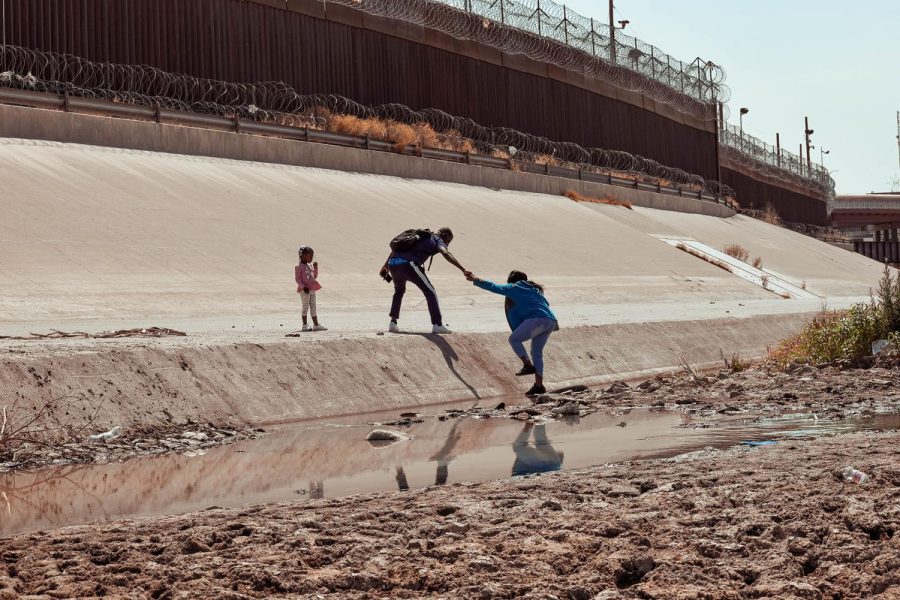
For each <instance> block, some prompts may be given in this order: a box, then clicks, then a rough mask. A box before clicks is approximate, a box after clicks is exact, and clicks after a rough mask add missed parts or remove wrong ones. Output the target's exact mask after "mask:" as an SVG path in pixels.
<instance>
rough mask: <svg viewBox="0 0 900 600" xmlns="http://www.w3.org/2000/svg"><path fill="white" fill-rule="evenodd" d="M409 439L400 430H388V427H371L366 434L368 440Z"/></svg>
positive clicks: (394, 440) (393, 440) (391, 440)
mask: <svg viewBox="0 0 900 600" xmlns="http://www.w3.org/2000/svg"><path fill="white" fill-rule="evenodd" d="M408 439H410V436H408V435H407V434H405V433H403V432H400V431H390V430H389V429H373V430H372V431H371V432H369V435H367V436H366V441H369V442H400V441H404V440H408Z"/></svg>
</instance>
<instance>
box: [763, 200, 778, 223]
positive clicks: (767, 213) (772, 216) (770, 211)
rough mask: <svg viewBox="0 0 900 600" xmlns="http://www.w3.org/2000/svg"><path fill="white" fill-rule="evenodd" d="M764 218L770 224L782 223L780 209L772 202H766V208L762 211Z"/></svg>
mask: <svg viewBox="0 0 900 600" xmlns="http://www.w3.org/2000/svg"><path fill="white" fill-rule="evenodd" d="M762 220H763V221H765V222H766V223H768V224H769V225H781V217H780V216H778V211H777V210H775V207H774V206H772V204H771V203H767V204H766V209H765V210H764V211H763V213H762Z"/></svg>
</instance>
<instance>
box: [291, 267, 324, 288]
mask: <svg viewBox="0 0 900 600" xmlns="http://www.w3.org/2000/svg"><path fill="white" fill-rule="evenodd" d="M318 276H319V267H313V266H312V265H311V264H309V263H300V264H299V265H297V266H296V267H294V280H295V281H296V282H297V293H298V294H299V293H302V292H303V288H309V291H311V292H315V291H318V290H321V289H322V284H321V283H319V282H318V281H316V278H317V277H318Z"/></svg>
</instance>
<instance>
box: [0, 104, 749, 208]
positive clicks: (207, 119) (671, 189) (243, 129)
mask: <svg viewBox="0 0 900 600" xmlns="http://www.w3.org/2000/svg"><path fill="white" fill-rule="evenodd" d="M0 103H3V104H11V105H16V106H27V107H32V108H46V109H55V110H63V111H66V112H80V113H85V114H93V115H102V116H109V117H118V118H126V119H135V120H143V121H154V122H156V123H173V124H181V125H187V126H195V127H202V128H207V129H218V130H224V131H232V132H235V133H246V134H255V135H265V136H270V137H277V138H284V139H291V140H298V141H303V142H311V143H320V144H332V145H337V146H344V147H349V148H359V149H364V150H371V151H376V152H394V153H399V154H404V155H407V156H416V157H420V158H425V159H430V160H442V161H449V162H455V163H461V164H467V165H472V166H478V167H483V168H493V169H507V170H513V171H522V172H526V173H533V174H539V175H545V176H549V177H561V178H564V179H573V180H578V181H588V182H593V183H604V184H607V185H614V186H618V187H624V188H631V189H635V190H643V191H649V192H656V193H661V194H667V195H672V196H681V197H686V198H696V199H697V200H704V201H707V202H714V203H717V204H722V205H725V206H728V207H730V208H732V209H735V210H737V208H736V207H735V205H734V204H733V203H732V202H731V201H729V200H728V199H727V198H724V197H721V196H719V195H714V194H709V193H704V192H703V191H693V190H688V189H685V188H682V187H679V186H667V185H662V184H661V183H655V184H652V183H647V182H641V181H638V180H632V179H625V178H621V177H616V176H614V175H612V174H603V173H596V172H593V171H587V170H584V169H570V168H565V167H555V166H552V165H549V164H541V163H535V162H529V161H520V160H514V159H506V158H498V157H494V156H486V155H483V154H473V153H470V152H458V151H455V150H444V149H441V148H430V147H418V146H416V145H408V146H406V147H404V148H401V149H399V151H398V148H397V145H396V144H395V143H393V142H390V141H388V140H382V139H376V138H371V137H369V136H365V137H363V136H356V135H350V134H346V133H338V132H334V131H323V130H320V129H311V128H309V127H290V126H287V125H278V124H274V123H264V122H259V121H252V120H249V119H243V118H240V117H233V118H229V117H222V116H217V115H210V114H205V113H195V112H187V111H181V110H173V109H170V108H161V107H159V106H156V107H151V106H142V105H136V104H126V103H119V102H110V101H108V100H100V99H95V98H81V97H75V96H64V95H59V94H52V93H46V92H33V91H29V90H19V89H14V88H2V87H0Z"/></svg>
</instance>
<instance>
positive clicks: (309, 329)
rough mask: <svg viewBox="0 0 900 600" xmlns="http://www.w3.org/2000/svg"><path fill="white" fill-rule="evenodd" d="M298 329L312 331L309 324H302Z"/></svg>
mask: <svg viewBox="0 0 900 600" xmlns="http://www.w3.org/2000/svg"><path fill="white" fill-rule="evenodd" d="M300 331H312V327H310V326H309V325H304V326H303V329H301V330H300Z"/></svg>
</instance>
